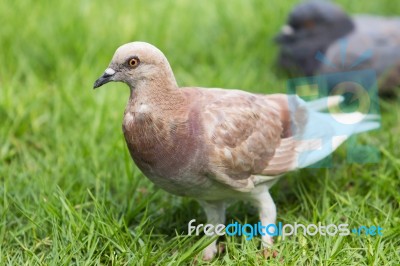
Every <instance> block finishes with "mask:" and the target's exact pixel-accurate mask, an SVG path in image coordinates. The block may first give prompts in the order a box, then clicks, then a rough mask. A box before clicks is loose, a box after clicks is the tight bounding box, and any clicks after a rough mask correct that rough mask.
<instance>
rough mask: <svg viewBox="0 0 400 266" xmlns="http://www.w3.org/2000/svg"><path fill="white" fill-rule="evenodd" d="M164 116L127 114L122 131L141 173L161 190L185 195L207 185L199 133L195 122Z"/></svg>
mask: <svg viewBox="0 0 400 266" xmlns="http://www.w3.org/2000/svg"><path fill="white" fill-rule="evenodd" d="M189 116H190V114H189ZM166 117H167V116H165V115H163V116H162V117H161V116H156V115H154V114H152V113H151V112H126V113H125V116H124V122H123V132H124V136H125V140H126V143H127V146H128V149H129V152H130V154H131V156H132V159H133V160H134V161H135V163H136V165H137V166H138V167H139V168H140V170H141V171H142V172H143V173H144V174H145V175H146V176H147V177H148V178H149V179H150V180H151V181H153V182H154V183H155V184H157V185H159V186H160V187H162V188H163V189H165V190H167V191H169V192H171V193H175V194H179V195H184V194H187V193H189V192H188V190H190V189H191V188H193V187H196V186H202V185H205V183H207V182H208V181H207V180H206V178H204V176H205V175H203V174H202V169H203V168H204V165H205V164H206V159H205V157H204V152H203V149H202V146H201V143H200V141H199V137H200V136H201V135H202V133H201V131H202V130H201V128H200V125H199V124H197V123H196V121H197V120H196V119H190V117H187V119H182V118H179V117H171V118H166Z"/></svg>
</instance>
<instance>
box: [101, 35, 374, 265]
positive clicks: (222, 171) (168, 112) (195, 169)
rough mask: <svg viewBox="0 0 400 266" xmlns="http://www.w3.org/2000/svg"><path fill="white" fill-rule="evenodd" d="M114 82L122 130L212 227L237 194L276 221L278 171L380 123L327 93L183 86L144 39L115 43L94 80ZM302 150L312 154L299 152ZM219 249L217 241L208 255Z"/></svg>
mask: <svg viewBox="0 0 400 266" xmlns="http://www.w3.org/2000/svg"><path fill="white" fill-rule="evenodd" d="M110 81H118V82H124V83H126V84H127V85H128V86H129V88H130V92H131V93H130V97H129V100H128V103H127V106H126V109H125V114H124V119H123V132H124V136H125V140H126V143H127V146H128V149H129V152H130V154H131V156H132V158H133V160H134V162H135V163H136V165H137V166H138V167H139V168H140V170H141V171H142V172H143V173H144V175H145V176H147V177H148V178H149V179H150V180H151V181H152V182H154V183H155V184H156V185H158V186H159V187H161V188H163V189H164V190H166V191H168V192H170V193H173V194H176V195H180V196H189V197H193V198H195V199H197V200H198V201H199V202H200V204H201V206H202V207H203V208H204V211H205V213H206V215H207V219H208V223H210V224H213V225H217V224H224V223H225V208H226V205H227V203H229V202H230V201H232V200H248V201H251V202H252V203H254V204H255V205H256V206H257V207H258V209H259V214H260V220H261V222H262V224H263V225H268V224H274V223H275V219H276V208H275V204H274V202H273V200H272V198H271V196H270V194H269V188H270V187H271V186H272V185H273V184H274V183H275V182H276V181H277V179H278V178H279V177H280V176H281V175H283V174H284V173H286V172H289V171H293V170H296V169H298V168H304V167H307V166H309V165H311V164H313V163H315V162H317V161H319V160H321V159H323V158H325V157H326V156H328V155H329V154H331V153H332V152H333V151H334V150H335V149H336V148H337V147H338V146H339V145H340V144H341V143H343V142H344V141H345V140H346V138H348V137H349V136H350V135H352V134H356V133H360V132H364V131H368V130H371V129H374V128H377V127H378V126H379V123H377V122H375V121H373V120H374V119H375V117H371V116H368V115H366V116H365V115H363V114H361V113H344V114H337V116H335V115H334V114H328V113H322V112H319V111H318V109H323V108H324V107H325V108H328V107H329V106H335V105H337V104H339V102H340V100H341V97H340V96H333V97H329V98H327V99H325V100H326V105H325V104H323V103H324V100H322V102H321V100H316V101H313V102H310V103H306V102H304V101H302V100H301V99H300V98H298V97H297V96H286V95H283V94H274V95H258V94H252V93H248V92H245V91H240V90H224V89H204V88H197V87H185V88H179V87H178V85H177V83H176V80H175V77H174V74H173V72H172V69H171V67H170V65H169V63H168V60H167V59H166V57H165V56H164V54H163V53H162V52H161V51H160V50H159V49H157V48H156V47H154V46H153V45H151V44H148V43H144V42H133V43H128V44H125V45H122V46H121V47H119V48H118V49H117V50H116V52H115V54H114V56H113V58H112V60H111V63H110V64H109V66H108V68H107V69H106V70H105V72H104V73H103V75H102V76H101V77H100V78H99V79H97V80H96V82H95V84H94V88H98V87H100V86H102V85H104V84H106V83H108V82H110ZM321 107H322V108H321ZM336 120H341V121H346V123H347V124H346V126H343V124H341V123H335V122H334V121H336ZM303 140H304V141H303ZM324 142H326V143H324ZM324 144H328V145H324ZM304 151H310V152H309V154H308V155H309V156H302V154H304ZM188 218H190V219H191V218H193V217H188ZM171 230H172V229H171ZM264 233H265V232H264ZM272 242H273V241H272V237H271V236H270V235H268V234H265V235H264V236H263V237H262V243H263V245H264V247H265V248H269V247H271V245H272ZM216 253H217V246H216V241H214V242H213V243H211V244H210V245H209V246H208V247H207V248H206V249H205V250H204V254H203V259H205V260H210V259H212V258H213V257H214V256H215V254H216Z"/></svg>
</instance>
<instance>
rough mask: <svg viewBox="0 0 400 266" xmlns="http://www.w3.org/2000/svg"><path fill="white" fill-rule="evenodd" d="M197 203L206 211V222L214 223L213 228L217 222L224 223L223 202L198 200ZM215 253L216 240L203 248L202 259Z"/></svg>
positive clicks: (212, 256) (208, 258)
mask: <svg viewBox="0 0 400 266" xmlns="http://www.w3.org/2000/svg"><path fill="white" fill-rule="evenodd" d="M199 203H200V205H201V206H202V207H203V209H204V212H205V213H206V216H207V223H208V224H212V225H214V228H215V226H216V225H218V224H225V209H226V204H225V202H223V201H204V200H199ZM215 254H217V240H215V241H213V242H212V243H211V244H210V245H208V247H206V248H205V249H204V252H203V260H211V259H213V258H214V256H215Z"/></svg>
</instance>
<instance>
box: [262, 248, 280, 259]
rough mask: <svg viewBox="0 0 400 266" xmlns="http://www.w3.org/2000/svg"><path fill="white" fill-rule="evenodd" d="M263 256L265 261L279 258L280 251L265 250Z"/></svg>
mask: <svg viewBox="0 0 400 266" xmlns="http://www.w3.org/2000/svg"><path fill="white" fill-rule="evenodd" d="M263 256H264V258H265V259H272V258H276V257H278V251H276V250H270V249H264V250H263Z"/></svg>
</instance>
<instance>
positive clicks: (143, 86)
mask: <svg viewBox="0 0 400 266" xmlns="http://www.w3.org/2000/svg"><path fill="white" fill-rule="evenodd" d="M130 102H131V103H132V105H131V108H132V110H131V111H133V112H135V111H138V109H141V108H142V107H141V106H147V109H148V110H151V112H152V113H160V114H165V113H167V112H170V111H171V112H174V111H176V110H178V109H182V108H184V106H186V102H187V101H186V98H185V96H184V94H183V93H182V91H181V90H180V89H179V88H178V85H177V84H176V81H175V78H174V77H173V76H170V78H165V77H161V78H157V77H153V78H151V79H143V80H140V81H138V83H137V84H136V86H135V87H131V95H130ZM139 111H140V110H139Z"/></svg>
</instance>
